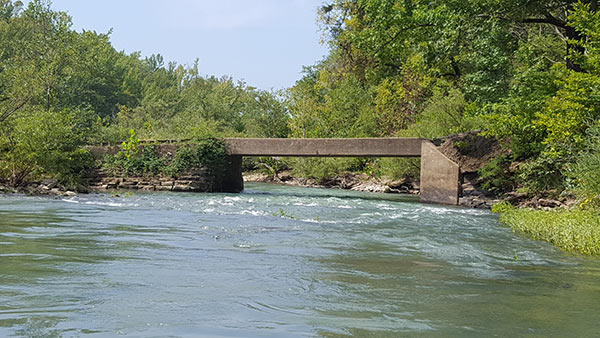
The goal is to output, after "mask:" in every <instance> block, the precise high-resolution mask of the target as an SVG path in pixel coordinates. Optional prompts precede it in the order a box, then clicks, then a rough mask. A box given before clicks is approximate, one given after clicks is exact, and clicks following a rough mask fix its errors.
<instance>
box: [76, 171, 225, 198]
mask: <svg viewBox="0 0 600 338" xmlns="http://www.w3.org/2000/svg"><path fill="white" fill-rule="evenodd" d="M86 180H87V182H88V184H89V187H90V189H92V190H111V189H129V190H144V191H187V192H208V191H212V189H213V185H212V184H211V177H209V176H208V173H207V171H206V169H204V168H200V169H197V170H194V171H190V172H188V173H186V174H184V175H181V176H179V177H177V178H172V177H166V176H161V175H158V176H143V177H115V176H110V175H106V173H105V172H103V171H102V170H96V171H94V172H91V173H90V174H89V175H88V177H87V178H86Z"/></svg>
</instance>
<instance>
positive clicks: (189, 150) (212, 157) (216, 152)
mask: <svg viewBox="0 0 600 338" xmlns="http://www.w3.org/2000/svg"><path fill="white" fill-rule="evenodd" d="M226 166H227V150H226V148H225V143H224V142H223V141H222V140H219V139H214V138H211V139H201V140H197V141H195V142H194V144H193V145H191V146H189V147H181V148H179V149H178V150H177V153H176V154H175V158H174V159H173V161H172V162H171V163H170V164H169V165H168V166H167V167H166V168H165V169H164V172H165V173H166V174H168V175H171V176H174V177H177V175H179V174H181V173H183V172H185V171H186V170H188V169H190V168H200V167H206V168H207V169H208V170H209V174H210V176H211V177H215V178H219V177H221V175H222V174H223V172H224V171H225V168H226Z"/></svg>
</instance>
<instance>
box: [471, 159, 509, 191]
mask: <svg viewBox="0 0 600 338" xmlns="http://www.w3.org/2000/svg"><path fill="white" fill-rule="evenodd" d="M510 164H511V161H510V159H509V157H508V156H498V157H496V158H494V159H492V160H491V161H490V162H488V164H486V165H485V166H484V167H483V168H481V169H479V177H480V178H481V180H482V181H483V183H482V184H481V187H482V188H483V189H485V190H487V191H489V192H491V193H495V194H501V193H505V192H507V191H510V190H512V189H514V188H515V185H516V184H515V181H514V178H513V174H512V173H511V172H510V170H509V166H510Z"/></svg>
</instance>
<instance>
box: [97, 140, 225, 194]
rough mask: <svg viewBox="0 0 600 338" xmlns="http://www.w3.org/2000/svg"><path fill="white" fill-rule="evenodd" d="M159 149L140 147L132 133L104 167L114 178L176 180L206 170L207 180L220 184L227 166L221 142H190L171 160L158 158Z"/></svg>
mask: <svg viewBox="0 0 600 338" xmlns="http://www.w3.org/2000/svg"><path fill="white" fill-rule="evenodd" d="M156 148H157V146H154V145H145V146H143V147H142V146H140V145H139V140H138V139H137V137H136V135H135V132H134V131H133V130H131V132H130V137H129V140H128V141H127V142H123V143H122V145H121V150H120V151H119V152H118V153H116V154H114V155H106V156H105V158H104V160H103V161H102V167H103V169H104V170H105V171H107V172H108V173H109V174H111V175H114V176H150V175H166V176H171V177H174V178H177V177H178V176H180V175H182V174H186V173H188V172H189V171H190V170H193V169H195V168H200V167H204V168H206V169H207V170H208V177H210V178H211V179H212V180H213V181H212V182H211V183H212V184H215V182H218V181H219V179H220V178H221V175H222V174H223V173H224V172H225V169H226V165H227V150H226V149H225V143H224V142H223V141H222V140H219V139H215V138H208V139H198V140H194V141H191V142H187V143H186V145H185V146H182V147H180V148H178V149H177V152H176V153H175V156H174V157H173V158H172V159H168V158H166V157H164V156H160V155H159V154H157V149H156Z"/></svg>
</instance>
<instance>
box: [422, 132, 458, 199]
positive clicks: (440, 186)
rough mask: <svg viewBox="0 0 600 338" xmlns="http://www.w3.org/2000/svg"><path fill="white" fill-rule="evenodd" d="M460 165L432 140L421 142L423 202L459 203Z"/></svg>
mask: <svg viewBox="0 0 600 338" xmlns="http://www.w3.org/2000/svg"><path fill="white" fill-rule="evenodd" d="M459 180H460V167H459V166H458V164H456V163H455V162H453V161H452V160H450V159H449V158H447V157H446V156H445V155H444V154H442V153H441V152H440V151H439V150H438V149H437V147H436V146H435V145H434V144H433V143H431V141H427V140H423V141H422V144H421V191H420V198H421V202H425V203H439V204H451V205H458V194H459V191H460V190H459V189H460V188H459V183H460V182H459Z"/></svg>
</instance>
